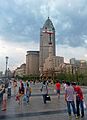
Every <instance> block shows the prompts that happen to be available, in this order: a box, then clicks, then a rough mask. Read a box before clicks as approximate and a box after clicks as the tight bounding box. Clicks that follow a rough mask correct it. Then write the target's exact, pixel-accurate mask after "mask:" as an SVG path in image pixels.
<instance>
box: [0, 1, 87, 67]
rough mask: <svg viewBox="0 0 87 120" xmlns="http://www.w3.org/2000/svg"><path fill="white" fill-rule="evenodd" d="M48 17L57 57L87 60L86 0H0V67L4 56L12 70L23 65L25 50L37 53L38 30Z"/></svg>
mask: <svg viewBox="0 0 87 120" xmlns="http://www.w3.org/2000/svg"><path fill="white" fill-rule="evenodd" d="M48 15H49V16H50V19H51V20H52V22H53V24H54V26H55V30H56V44H57V47H59V49H57V51H58V53H57V54H58V55H60V56H64V57H65V58H66V59H69V58H70V57H74V56H75V57H76V58H77V59H80V58H83V59H86V58H87V57H86V56H87V53H86V51H87V50H86V48H87V0H50V2H49V0H37V1H35V0H0V59H1V60H0V63H1V64H2V61H3V62H4V63H5V60H3V59H4V58H5V56H7V55H8V56H9V64H10V66H11V68H12V66H13V65H14V66H17V65H20V64H21V63H22V62H23V61H24V62H25V57H26V51H27V50H39V43H40V28H42V27H43V24H44V22H45V21H46V19H47V17H48ZM76 51H77V53H76ZM78 51H80V52H78ZM15 58H16V59H15ZM19 60H20V61H19ZM4 63H3V66H5V65H4ZM3 66H2V68H3ZM0 67H1V66H0ZM4 69H5V67H4Z"/></svg>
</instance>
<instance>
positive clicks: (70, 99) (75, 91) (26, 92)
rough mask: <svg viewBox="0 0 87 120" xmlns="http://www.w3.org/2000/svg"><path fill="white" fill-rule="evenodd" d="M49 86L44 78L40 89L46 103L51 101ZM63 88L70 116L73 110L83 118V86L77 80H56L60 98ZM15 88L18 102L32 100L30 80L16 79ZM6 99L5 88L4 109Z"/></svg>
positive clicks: (77, 116)
mask: <svg viewBox="0 0 87 120" xmlns="http://www.w3.org/2000/svg"><path fill="white" fill-rule="evenodd" d="M18 83H19V84H18ZM34 85H35V83H34ZM48 86H49V82H48V81H46V80H43V82H42V85H41V87H40V91H41V94H42V96H43V102H44V104H46V103H47V101H51V97H50V95H49V88H48ZM62 88H63V89H64V91H65V94H64V99H65V102H66V105H67V111H68V114H69V117H71V116H72V112H73V114H74V116H75V117H76V118H79V117H80V116H81V117H82V118H83V117H84V104H85V102H84V95H83V91H82V88H81V87H80V86H78V85H76V83H75V82H72V83H70V82H63V83H62V84H61V83H60V82H59V81H56V83H55V88H54V92H55V93H56V95H57V96H58V99H60V94H61V89H62ZM13 89H14V96H15V100H16V101H17V102H18V104H22V102H26V103H29V102H30V97H31V92H32V89H31V85H30V82H29V81H26V82H23V81H22V80H20V82H17V81H16V80H14V81H13ZM6 100H7V96H6V90H4V94H3V102H2V108H3V109H2V110H6Z"/></svg>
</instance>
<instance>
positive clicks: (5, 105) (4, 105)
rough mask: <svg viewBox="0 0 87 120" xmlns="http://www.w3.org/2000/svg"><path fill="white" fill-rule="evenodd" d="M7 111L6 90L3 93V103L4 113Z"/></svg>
mask: <svg viewBox="0 0 87 120" xmlns="http://www.w3.org/2000/svg"><path fill="white" fill-rule="evenodd" d="M6 109H7V91H6V89H5V88H4V91H3V101H2V111H5V110H6Z"/></svg>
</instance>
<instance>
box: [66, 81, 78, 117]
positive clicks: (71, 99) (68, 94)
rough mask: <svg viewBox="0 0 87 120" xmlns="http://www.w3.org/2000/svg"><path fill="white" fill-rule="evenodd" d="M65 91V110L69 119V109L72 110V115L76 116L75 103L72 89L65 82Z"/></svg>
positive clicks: (68, 83)
mask: <svg viewBox="0 0 87 120" xmlns="http://www.w3.org/2000/svg"><path fill="white" fill-rule="evenodd" d="M66 85H67V87H66V89H65V101H66V103H67V109H68V114H69V117H71V107H72V110H73V114H74V115H75V117H76V118H77V116H76V108H75V103H74V88H73V87H72V86H71V85H70V82H66Z"/></svg>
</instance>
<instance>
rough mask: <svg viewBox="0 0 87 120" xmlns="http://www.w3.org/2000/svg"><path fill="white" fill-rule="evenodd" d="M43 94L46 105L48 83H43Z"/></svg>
mask: <svg viewBox="0 0 87 120" xmlns="http://www.w3.org/2000/svg"><path fill="white" fill-rule="evenodd" d="M40 90H41V92H42V95H43V101H44V104H46V97H47V95H48V86H47V84H46V81H43V84H42V86H41V89H40Z"/></svg>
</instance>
